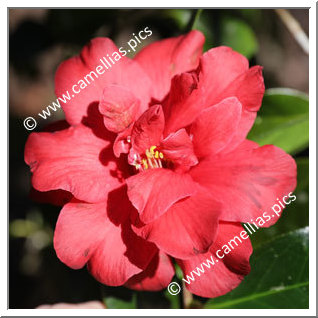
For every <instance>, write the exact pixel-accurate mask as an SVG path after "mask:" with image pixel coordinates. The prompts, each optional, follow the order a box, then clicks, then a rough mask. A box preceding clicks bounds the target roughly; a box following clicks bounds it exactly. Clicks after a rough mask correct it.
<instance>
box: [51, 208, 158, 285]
mask: <svg viewBox="0 0 318 318" xmlns="http://www.w3.org/2000/svg"><path fill="white" fill-rule="evenodd" d="M107 214H108V213H107V205H106V203H105V202H102V203H95V204H86V203H75V202H74V203H68V204H66V205H65V206H64V208H63V209H62V211H61V213H60V215H59V219H58V221H57V224H56V229H55V233H54V248H55V251H56V254H57V256H58V258H59V259H60V260H61V261H62V262H63V263H65V264H66V265H68V266H69V267H71V268H73V269H79V268H82V267H83V266H84V265H85V264H86V263H88V267H89V270H90V272H91V273H92V275H93V276H94V277H95V278H96V279H97V280H98V281H100V282H102V283H104V284H107V285H111V286H118V285H122V284H124V283H125V282H126V281H127V280H128V279H129V278H130V277H132V276H133V275H135V274H137V273H140V272H141V271H142V270H143V269H145V268H146V267H147V266H148V264H149V262H150V261H151V259H152V258H153V256H154V254H155V253H156V248H155V247H154V245H153V244H150V243H148V242H146V241H144V240H142V239H141V238H139V237H137V236H136V235H135V234H134V233H133V232H132V231H131V229H130V228H129V227H127V226H126V225H125V224H120V225H115V224H113V223H112V222H111V221H110V219H109V218H108V215H107ZM114 247H115V248H114Z"/></svg>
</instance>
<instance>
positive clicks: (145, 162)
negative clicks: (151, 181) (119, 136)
mask: <svg viewBox="0 0 318 318" xmlns="http://www.w3.org/2000/svg"><path fill="white" fill-rule="evenodd" d="M165 161H166V160H165V157H164V155H163V153H162V152H160V151H158V150H157V147H156V146H151V147H150V148H149V149H147V150H146V152H145V154H144V155H142V156H140V155H139V154H135V155H134V161H133V166H135V168H136V170H137V171H144V170H147V169H156V168H162V167H163V165H164V164H165Z"/></svg>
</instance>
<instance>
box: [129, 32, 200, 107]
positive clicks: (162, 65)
mask: <svg viewBox="0 0 318 318" xmlns="http://www.w3.org/2000/svg"><path fill="white" fill-rule="evenodd" d="M203 44H204V36H203V34H202V33H201V32H199V31H196V30H193V31H191V32H189V33H188V34H186V35H181V36H178V37H175V38H169V39H164V40H161V41H157V42H154V43H152V44H150V45H148V46H146V47H145V48H143V49H142V50H141V51H140V52H139V53H138V54H137V55H136V57H135V59H134V60H135V61H137V62H138V63H139V64H140V65H141V66H142V67H143V69H144V70H145V71H146V72H147V74H148V75H149V77H150V78H151V80H152V82H153V86H154V92H153V97H154V98H155V99H157V100H159V101H160V100H162V99H163V98H164V97H165V95H166V94H167V93H168V92H169V89H170V82H171V78H172V77H173V76H174V75H176V74H180V73H183V72H186V71H191V70H194V69H195V68H196V67H197V66H198V62H199V58H200V56H201V54H202V48H203Z"/></svg>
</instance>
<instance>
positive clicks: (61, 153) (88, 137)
mask: <svg viewBox="0 0 318 318" xmlns="http://www.w3.org/2000/svg"><path fill="white" fill-rule="evenodd" d="M111 138H113V137H111ZM25 162H26V163H27V164H28V165H29V166H30V168H31V172H32V173H33V175H32V185H33V187H34V188H35V189H36V190H38V191H42V192H43V191H50V190H58V189H62V190H66V191H69V192H71V193H72V194H73V195H74V197H75V198H77V199H79V200H83V201H87V202H99V201H102V200H106V198H107V194H108V192H109V191H111V190H113V189H115V188H117V187H119V186H121V185H122V184H123V183H124V177H125V176H126V175H127V173H128V172H127V171H125V169H126V165H124V163H123V162H122V160H119V159H116V158H115V157H114V156H113V151H112V147H111V139H110V140H104V139H100V138H98V137H97V136H95V135H94V134H93V132H92V130H91V129H90V128H88V127H86V126H82V125H79V126H76V127H70V128H68V129H66V130H61V131H58V132H54V133H32V134H30V136H29V138H28V140H27V143H26V146H25Z"/></svg>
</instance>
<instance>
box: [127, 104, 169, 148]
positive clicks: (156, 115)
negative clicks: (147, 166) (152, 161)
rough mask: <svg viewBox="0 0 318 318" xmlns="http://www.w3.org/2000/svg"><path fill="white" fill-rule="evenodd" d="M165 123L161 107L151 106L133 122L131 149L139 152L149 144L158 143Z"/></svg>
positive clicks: (148, 146) (154, 144) (149, 145)
mask: <svg viewBox="0 0 318 318" xmlns="http://www.w3.org/2000/svg"><path fill="white" fill-rule="evenodd" d="M164 124H165V119H164V116H163V111H162V107H161V106H160V105H154V106H151V107H150V108H149V109H148V110H147V111H145V112H144V113H143V114H142V115H141V116H140V117H139V119H138V120H137V121H136V122H135V124H134V127H133V130H132V133H131V144H132V147H133V149H134V150H135V151H136V152H137V153H140V154H143V153H145V151H146V150H147V149H148V148H150V147H151V146H156V145H159V143H160V140H161V137H162V132H163V128H164Z"/></svg>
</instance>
